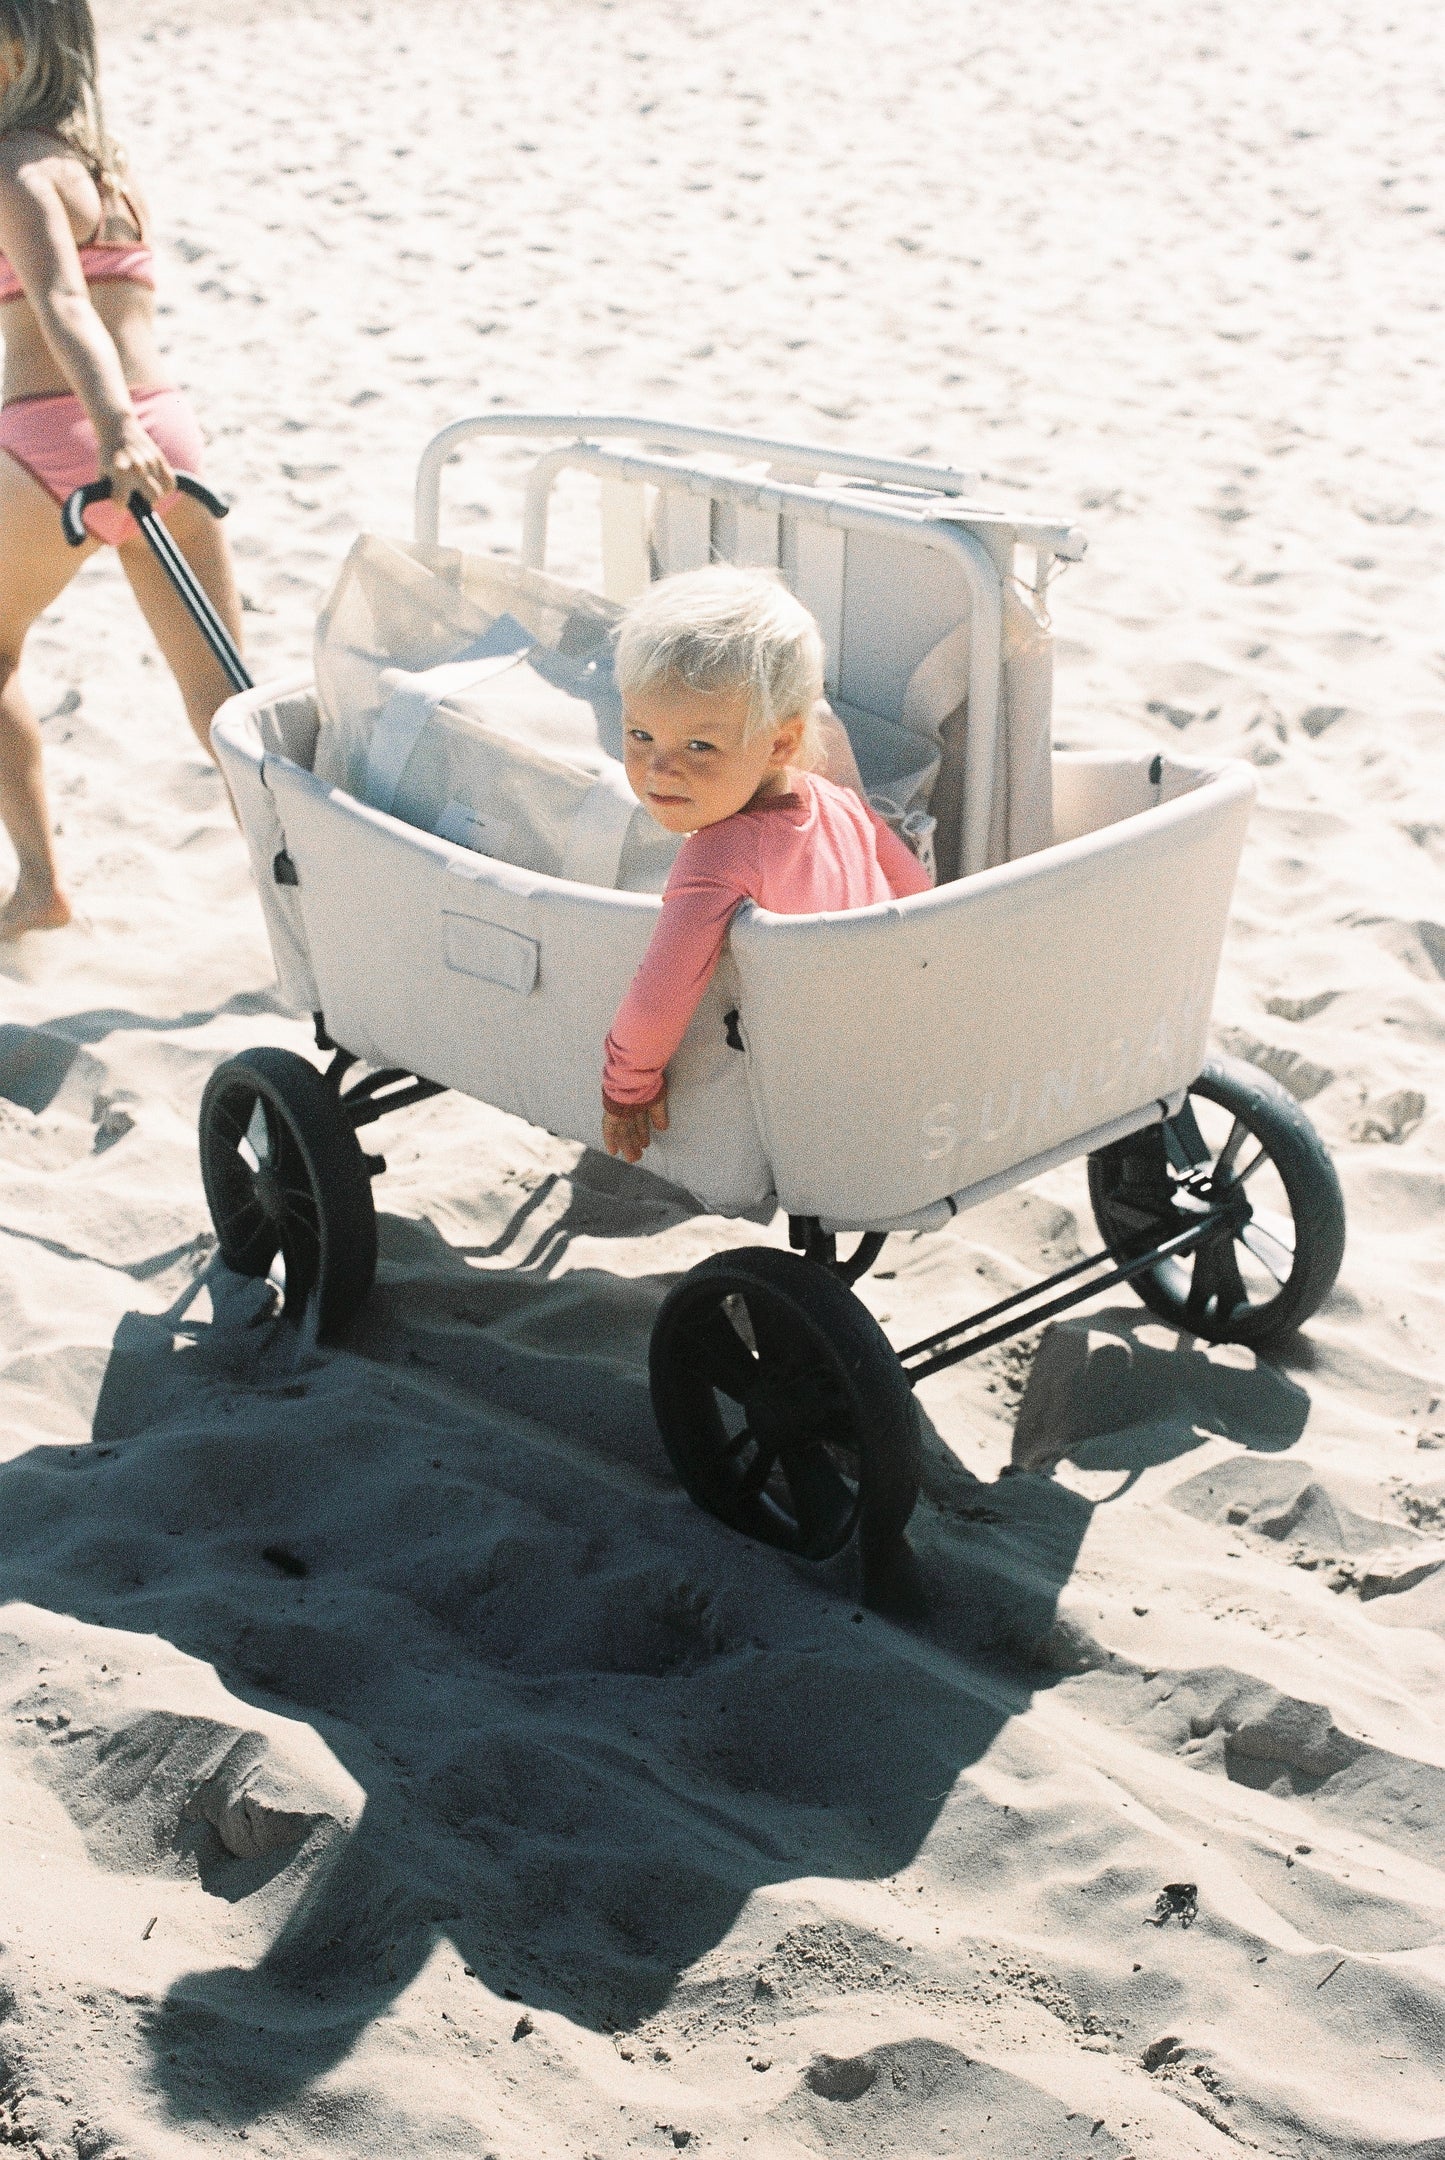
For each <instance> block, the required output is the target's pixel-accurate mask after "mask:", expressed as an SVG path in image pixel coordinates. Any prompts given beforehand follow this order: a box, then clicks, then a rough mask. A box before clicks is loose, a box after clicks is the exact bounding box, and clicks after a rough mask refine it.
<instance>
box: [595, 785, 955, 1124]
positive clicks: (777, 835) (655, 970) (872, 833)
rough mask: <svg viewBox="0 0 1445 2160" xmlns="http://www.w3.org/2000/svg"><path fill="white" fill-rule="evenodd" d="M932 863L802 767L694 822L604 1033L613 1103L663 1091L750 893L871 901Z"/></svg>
mask: <svg viewBox="0 0 1445 2160" xmlns="http://www.w3.org/2000/svg"><path fill="white" fill-rule="evenodd" d="M928 886H929V880H928V873H927V872H926V871H925V870H924V869H923V867H922V865H921V864H920V863H919V862H918V860H917V858H916V857H915V856H914V855H913V854H912V853H911V852H910V850H909V849H908V848H907V847H905V846H904V844H903V842H902V841H901V840H900V839H899V838H898V837H897V835H896V834H895V833H893V832H891V831H890V830H889V828H888V826H886V825H885V824H884V822H883V820H882V819H881V818H880V817H878V816H877V815H876V814H875V813H874V812H873V811H872V810H870V809H869V807H868V805H867V803H865V802H864V801H863V800H862V798H861V797H860V796H858V795H855V794H854V792H853V790H852V789H851V788H844V787H838V786H836V785H835V784H834V782H833V781H831V780H825V779H823V778H822V777H821V775H819V774H816V773H809V774H806V775H805V774H799V775H798V776H797V778H796V783H795V786H794V787H793V789H792V790H791V791H790V792H789V793H788V794H786V795H773V796H769V797H768V798H767V799H766V800H764V801H763V802H761V803H759V804H757V805H756V807H753V808H749V809H746V810H739V811H738V812H737V814H736V815H735V816H734V817H729V818H723V819H721V820H720V821H719V823H718V824H716V825H705V826H704V827H703V828H702V830H701V832H695V833H691V834H689V836H688V838H687V839H686V840H685V841H684V842H683V844H682V847H681V848H680V849H679V851H678V857H677V861H676V862H675V863H674V864H673V866H672V874H671V876H670V877H669V878H668V881H667V888H666V890H665V891H664V893H663V896H662V919H661V921H660V922H659V923H658V926H657V928H656V930H655V931H654V932H653V934H652V942H651V944H650V945H649V946H648V948H647V951H646V952H645V953H644V954H643V956H642V964H641V966H640V967H639V968H638V970H637V973H636V974H635V975H634V976H633V978H632V987H631V988H630V989H629V991H628V993H627V995H626V997H625V998H624V999H623V1000H622V1003H621V1005H619V1007H618V1008H617V1016H616V1018H615V1019H614V1021H613V1023H612V1032H611V1033H610V1034H609V1036H608V1038H607V1057H606V1063H605V1064H604V1066H603V1070H602V1095H603V1100H604V1102H605V1103H606V1105H607V1107H608V1109H609V1110H623V1109H631V1108H634V1107H635V1106H637V1105H638V1104H641V1103H651V1102H655V1101H656V1100H657V1098H658V1096H659V1095H660V1094H661V1093H662V1084H663V1073H664V1071H665V1070H666V1067H667V1062H668V1060H669V1058H671V1057H672V1056H673V1054H674V1052H675V1051H676V1049H677V1046H678V1044H679V1043H680V1042H681V1041H682V1038H683V1036H684V1035H685V1034H686V1033H687V1025H688V1022H689V1021H690V1020H691V1018H692V1016H693V1014H694V1013H695V1012H696V1010H697V1006H698V1000H699V999H700V998H701V996H702V994H703V992H704V990H705V989H706V988H707V986H708V983H709V982H710V981H711V979H712V973H713V970H714V968H715V967H716V966H717V963H718V956H719V954H720V953H721V951H722V948H723V940H724V939H725V938H726V936H727V934H728V925H729V923H730V922H731V921H732V919H733V916H734V915H735V914H736V913H737V910H738V909H739V908H740V907H741V905H742V903H743V901H744V900H756V902H757V903H758V906H759V907H765V908H767V909H768V910H769V911H770V912H771V913H772V914H774V915H815V914H824V913H829V912H831V911H833V910H835V909H839V908H856V907H871V906H872V905H873V903H874V902H875V901H878V900H895V899H902V898H903V896H904V895H905V894H907V893H917V892H927V890H928Z"/></svg>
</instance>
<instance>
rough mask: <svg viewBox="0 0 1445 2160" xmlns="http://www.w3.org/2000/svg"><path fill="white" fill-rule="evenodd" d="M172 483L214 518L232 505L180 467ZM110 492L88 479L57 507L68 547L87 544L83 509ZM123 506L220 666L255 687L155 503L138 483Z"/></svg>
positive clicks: (237, 681)
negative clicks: (60, 507)
mask: <svg viewBox="0 0 1445 2160" xmlns="http://www.w3.org/2000/svg"><path fill="white" fill-rule="evenodd" d="M176 486H177V487H178V488H179V489H180V491H181V493H182V494H183V495H193V496H194V497H195V499H196V501H197V502H198V503H200V504H201V505H202V506H203V507H204V508H205V509H207V510H209V511H210V513H211V516H212V517H213V518H223V517H225V515H226V514H227V512H228V511H229V509H230V507H231V505H230V504H229V503H228V502H227V501H226V499H225V497H224V496H223V495H218V494H216V492H215V490H214V489H213V488H208V487H207V486H206V483H205V481H204V480H198V479H197V478H196V476H195V474H194V473H187V472H178V473H177V474H176ZM112 493H113V490H112V488H111V484H110V482H109V480H92V481H91V482H90V484H89V486H88V487H79V488H77V489H76V490H75V493H74V494H73V495H71V496H70V497H69V498H68V499H67V501H66V504H65V507H64V509H63V510H62V511H61V513H60V522H61V525H62V526H63V528H64V531H65V537H66V539H67V540H68V541H69V542H70V545H71V546H72V547H83V546H84V545H85V542H86V539H87V537H88V535H87V533H86V529H85V513H86V511H87V510H89V509H90V508H91V506H92V505H93V504H95V503H102V502H109V501H110V498H111V495H112ZM126 508H127V509H128V510H129V512H130V514H131V516H132V517H133V518H134V519H135V521H136V523H137V525H138V526H139V527H140V529H141V533H142V535H143V536H144V538H145V541H146V545H147V546H148V547H149V549H150V551H151V553H152V554H153V555H154V556H155V559H156V561H157V562H158V563H159V564H160V566H161V568H162V570H163V571H164V572H165V574H166V576H167V577H168V578H169V580H170V582H171V584H172V585H173V586H174V587H175V590H176V593H177V595H178V597H179V598H180V600H181V602H182V604H183V606H184V607H185V609H186V611H187V613H188V614H189V615H190V617H191V619H192V621H193V622H194V623H195V625H196V628H197V629H198V630H199V631H200V633H201V636H202V637H203V638H204V639H205V641H206V643H207V644H208V645H209V646H210V648H211V651H212V652H213V653H214V654H215V656H216V659H217V660H218V661H219V662H220V665H221V671H222V673H223V674H224V675H225V677H226V680H227V681H228V682H229V683H230V685H231V688H232V689H233V690H250V689H251V688H252V687H253V684H252V681H251V677H250V675H249V673H248V672H247V668H246V663H245V661H244V660H243V659H242V658H241V655H240V654H239V652H237V650H236V646H235V641H234V640H233V638H232V636H231V633H230V631H229V630H228V629H227V628H226V625H225V624H224V623H223V622H222V620H221V618H220V616H219V615H218V614H217V613H216V610H215V608H214V607H213V606H212V604H211V600H210V596H209V594H208V593H207V592H206V591H205V589H204V587H203V586H202V585H201V583H200V580H199V579H198V578H197V576H196V574H195V572H194V570H192V568H191V566H190V564H189V563H188V562H187V561H186V558H185V556H184V555H183V554H182V553H181V551H180V549H179V548H178V547H177V546H176V543H175V541H174V540H173V539H172V538H171V536H170V534H169V533H168V532H167V531H166V528H165V526H164V525H163V524H162V523H161V521H160V519H159V518H158V517H157V516H156V511H155V505H154V504H153V503H152V502H150V501H149V500H148V499H147V497H146V496H144V495H142V493H141V492H140V489H139V488H137V489H136V491H135V493H134V494H133V495H132V496H131V499H130V501H129V502H128V503H127V504H126Z"/></svg>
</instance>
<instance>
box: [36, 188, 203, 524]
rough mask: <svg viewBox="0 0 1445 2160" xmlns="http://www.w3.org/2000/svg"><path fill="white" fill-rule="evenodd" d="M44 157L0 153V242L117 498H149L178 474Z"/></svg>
mask: <svg viewBox="0 0 1445 2160" xmlns="http://www.w3.org/2000/svg"><path fill="white" fill-rule="evenodd" d="M45 163H46V161H45V160H44V159H36V158H29V159H25V160H16V159H15V157H14V155H13V153H12V156H11V157H9V158H4V159H0V248H3V250H4V252H5V253H6V254H7V255H8V256H9V258H10V261H11V263H12V264H13V265H14V268H15V273H16V275H17V277H18V278H19V279H20V282H21V284H22V285H23V286H24V288H25V297H26V299H27V300H28V301H29V302H30V305H31V307H32V308H33V309H34V311H35V319H36V321H37V322H38V323H39V325H40V328H41V331H42V333H43V335H44V338H45V342H46V344H47V345H48V346H49V347H50V350H51V352H52V353H53V354H54V356H55V363H56V365H57V367H59V369H60V370H61V372H62V374H63V375H64V376H65V379H66V381H67V382H68V383H69V384H70V385H71V387H72V389H73V390H74V391H75V394H76V396H77V397H78V398H79V399H80V402H81V404H82V405H83V406H84V407H85V410H86V412H87V413H88V415H89V417H90V423H91V426H92V427H93V428H94V429H95V435H96V441H97V443H98V445H99V448H100V457H101V465H102V469H103V470H104V471H105V473H106V474H107V475H108V477H109V479H110V482H111V485H112V487H113V488H114V490H115V493H116V497H117V499H118V500H119V501H121V502H125V501H126V499H127V498H128V497H129V495H130V494H131V493H132V492H133V491H134V490H135V489H136V488H139V489H140V490H141V492H142V493H143V494H145V495H148V496H149V497H150V499H151V501H152V502H156V501H159V499H160V498H161V497H162V496H163V495H167V494H169V493H170V491H171V489H172V488H173V487H174V486H175V474H174V472H173V471H172V470H171V467H170V465H169V463H168V462H167V460H166V459H165V458H164V457H163V456H162V454H161V452H160V451H159V450H158V449H157V448H156V446H155V444H154V443H153V442H152V441H151V439H150V437H149V435H147V434H146V432H145V429H144V428H143V427H142V426H141V424H140V422H139V421H138V420H137V418H136V416H135V408H134V407H133V406H132V404H131V399H130V390H129V387H128V386H127V383H126V379H125V372H124V370H123V369H122V367H121V364H120V355H119V354H118V353H117V351H116V349H115V343H114V340H113V339H112V337H111V335H110V332H109V331H108V330H107V329H106V327H105V324H104V323H103V322H102V321H101V319H100V317H99V315H97V313H96V311H95V309H94V307H93V306H92V305H91V299H90V293H89V291H88V289H87V287H86V283H85V278H84V275H83V273H82V271H81V267H80V253H79V250H78V249H77V247H76V244H75V235H74V233H73V232H72V231H71V228H70V218H69V215H68V213H67V211H66V207H65V202H64V199H63V198H62V196H61V193H60V190H59V189H58V188H57V186H56V185H55V182H54V180H53V179H52V177H51V176H50V174H49V173H48V172H47V171H46V170H45Z"/></svg>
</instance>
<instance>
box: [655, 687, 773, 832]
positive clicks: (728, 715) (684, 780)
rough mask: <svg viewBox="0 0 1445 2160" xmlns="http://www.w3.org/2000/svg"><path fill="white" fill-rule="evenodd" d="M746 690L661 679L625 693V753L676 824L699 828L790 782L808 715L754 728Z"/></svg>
mask: <svg viewBox="0 0 1445 2160" xmlns="http://www.w3.org/2000/svg"><path fill="white" fill-rule="evenodd" d="M747 721H748V699H747V692H746V691H745V690H714V691H706V690H690V689H688V688H687V687H686V685H684V684H681V683H654V684H653V685H652V687H651V688H650V689H648V690H643V691H639V692H637V693H636V694H635V695H634V696H631V697H627V698H624V699H623V701H622V756H623V762H624V764H625V765H626V767H627V777H628V780H629V781H630V782H631V785H632V791H633V793H634V794H635V795H636V797H637V799H638V801H639V802H641V803H645V804H646V806H647V808H648V809H649V810H650V811H651V812H652V815H653V816H654V817H655V818H656V819H657V822H658V824H659V825H661V826H663V827H664V829H665V830H666V831H668V832H675V833H690V832H698V831H700V830H701V828H702V827H703V826H704V825H716V824H718V823H719V822H720V821H721V820H722V819H723V818H726V817H732V816H734V815H735V814H736V812H737V811H739V810H742V809H744V808H745V807H746V805H747V804H748V803H750V802H751V801H752V799H753V797H754V796H755V795H756V794H758V793H759V791H761V792H762V793H763V794H765V795H766V794H778V793H781V792H783V790H784V789H785V788H786V786H787V768H788V763H789V760H790V759H791V758H793V757H796V755H797V753H798V747H799V744H800V743H801V741H802V734H803V722H802V720H801V719H797V720H787V721H783V722H781V723H780V724H779V725H778V726H777V727H775V728H771V729H768V728H765V729H763V730H762V732H761V733H759V734H755V735H751V736H750V735H748V734H747V732H746V731H747Z"/></svg>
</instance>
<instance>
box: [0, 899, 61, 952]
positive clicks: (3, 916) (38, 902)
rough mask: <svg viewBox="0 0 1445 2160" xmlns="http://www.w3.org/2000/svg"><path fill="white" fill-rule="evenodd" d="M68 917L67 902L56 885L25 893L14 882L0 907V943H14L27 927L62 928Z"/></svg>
mask: <svg viewBox="0 0 1445 2160" xmlns="http://www.w3.org/2000/svg"><path fill="white" fill-rule="evenodd" d="M70 919H71V908H70V902H69V901H68V900H67V899H66V897H65V895H64V893H63V892H61V891H60V890H59V888H58V887H52V889H51V890H50V891H49V892H27V891H26V889H25V887H24V886H23V885H17V886H16V888H15V890H14V892H13V893H12V894H11V896H10V898H9V900H8V901H7V902H6V903H5V906H4V907H3V908H0V944H13V942H14V940H15V939H16V938H19V937H24V935H25V933H26V931H27V930H63V929H64V928H65V926H66V924H67V923H68V922H69V921H70Z"/></svg>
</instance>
